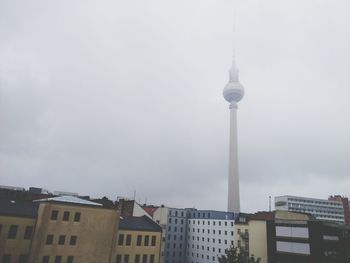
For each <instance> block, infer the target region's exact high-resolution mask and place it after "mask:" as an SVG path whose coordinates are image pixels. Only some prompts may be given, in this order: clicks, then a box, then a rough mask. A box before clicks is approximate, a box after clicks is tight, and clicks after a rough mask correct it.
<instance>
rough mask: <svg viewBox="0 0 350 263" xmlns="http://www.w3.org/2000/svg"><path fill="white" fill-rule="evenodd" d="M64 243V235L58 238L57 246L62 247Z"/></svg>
mask: <svg viewBox="0 0 350 263" xmlns="http://www.w3.org/2000/svg"><path fill="white" fill-rule="evenodd" d="M65 241H66V236H65V235H60V236H59V238H58V244H59V245H64V242H65Z"/></svg>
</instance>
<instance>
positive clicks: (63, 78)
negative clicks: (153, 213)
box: [0, 0, 350, 212]
mask: <svg viewBox="0 0 350 263" xmlns="http://www.w3.org/2000/svg"><path fill="white" fill-rule="evenodd" d="M235 8H237V6H236V7H235ZM237 9H238V11H237V21H238V22H237V38H236V42H237V44H236V46H237V52H236V53H237V61H238V66H239V68H240V79H241V82H242V84H243V85H244V87H245V91H246V94H245V97H244V98H243V100H242V101H241V102H240V103H239V110H238V141H239V161H240V183H241V185H240V186H241V208H242V210H243V211H247V212H251V211H257V210H266V209H268V196H269V195H271V196H276V195H285V194H289V195H301V196H310V197H319V198H327V197H328V195H331V194H342V195H347V196H350V27H349V25H350V16H349V13H350V2H349V1H348V0H333V1H330V0H317V1H314V0H302V1H301V0H300V1H299V0H284V1H281V0H264V1H261V0H244V1H243V0H242V1H240V4H239V7H238V8H237ZM233 14H234V5H233V1H232V0H176V1H170V0H148V1H144V0H129V1H121V0H100V1H88V0H73V1H72V0H69V1H68V0H62V1H47V0H40V1H38V0H31V1H25V0H22V1H19V0H11V1H8V0H0V184H2V185H12V186H21V187H26V188H27V187H29V186H37V187H43V188H47V189H50V190H63V191H72V192H79V193H80V194H86V195H91V196H94V197H102V196H105V195H106V196H108V197H109V198H112V199H116V197H117V196H129V197H132V196H133V192H134V190H136V192H137V200H138V201H140V202H141V203H144V202H145V201H146V200H147V202H148V203H153V204H165V205H169V206H175V207H196V208H199V209H216V210H225V209H226V206H227V200H226V199H227V170H228V169H227V166H228V164H227V160H228V135H229V134H228V132H229V109H228V103H227V102H226V101H225V100H224V99H223V97H222V90H223V87H224V86H225V84H226V83H227V81H228V69H229V67H230V64H231V58H232V54H233V48H232V47H233V42H234V41H233V39H234V36H233V21H234V19H233Z"/></svg>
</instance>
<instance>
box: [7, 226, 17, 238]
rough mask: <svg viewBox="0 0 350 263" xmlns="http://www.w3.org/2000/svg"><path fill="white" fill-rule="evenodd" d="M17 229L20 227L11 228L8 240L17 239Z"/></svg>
mask: <svg viewBox="0 0 350 263" xmlns="http://www.w3.org/2000/svg"><path fill="white" fill-rule="evenodd" d="M17 229H18V226H16V225H11V226H10V229H9V232H8V235H7V238H9V239H15V238H16V236H17Z"/></svg>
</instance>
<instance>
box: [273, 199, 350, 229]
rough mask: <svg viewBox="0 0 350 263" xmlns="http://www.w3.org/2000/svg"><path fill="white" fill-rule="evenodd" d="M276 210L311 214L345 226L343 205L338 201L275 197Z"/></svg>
mask: <svg viewBox="0 0 350 263" xmlns="http://www.w3.org/2000/svg"><path fill="white" fill-rule="evenodd" d="M275 209H276V210H283V211H291V212H302V213H309V214H312V215H314V216H315V217H316V219H320V220H325V221H330V222H337V223H341V224H344V223H345V217H344V207H343V203H342V202H341V201H338V200H324V199H316V198H308V197H300V196H290V195H285V196H277V197H275Z"/></svg>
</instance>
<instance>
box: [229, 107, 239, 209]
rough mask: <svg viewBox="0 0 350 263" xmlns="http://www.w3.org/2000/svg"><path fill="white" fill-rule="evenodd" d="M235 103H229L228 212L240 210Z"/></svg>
mask: <svg viewBox="0 0 350 263" xmlns="http://www.w3.org/2000/svg"><path fill="white" fill-rule="evenodd" d="M237 146H238V145H237V103H236V102H232V103H231V104H230V146H229V172H228V202H227V211H228V212H235V213H239V212H240V198H239V176H238V148H237Z"/></svg>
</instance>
